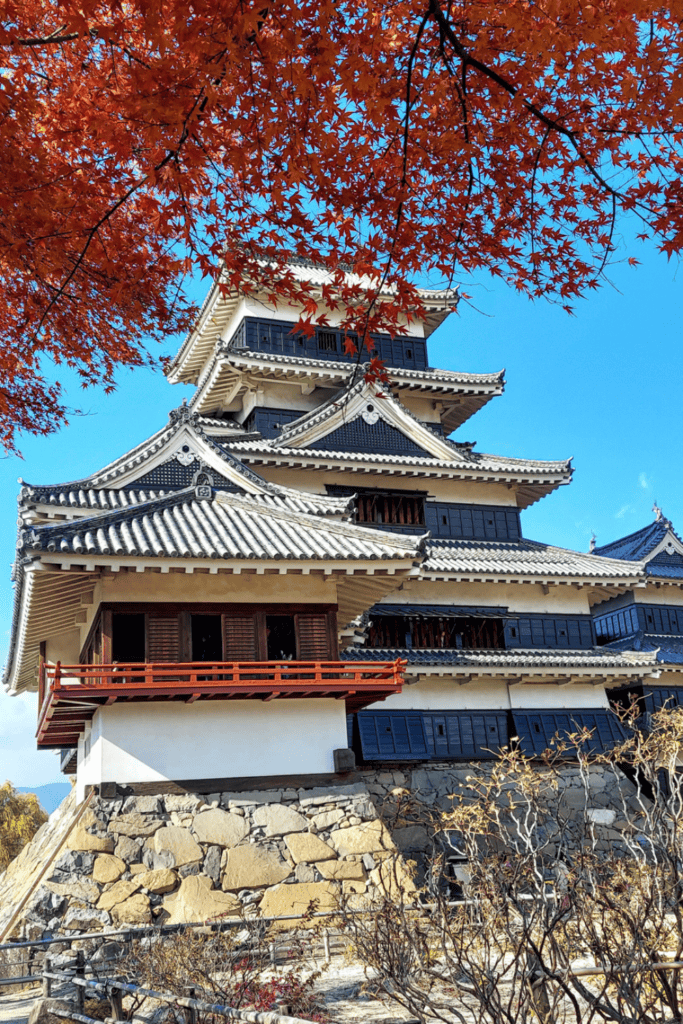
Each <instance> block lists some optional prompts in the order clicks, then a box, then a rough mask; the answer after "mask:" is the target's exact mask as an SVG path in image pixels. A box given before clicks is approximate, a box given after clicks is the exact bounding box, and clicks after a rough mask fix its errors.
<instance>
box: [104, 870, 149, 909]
mask: <svg viewBox="0 0 683 1024" xmlns="http://www.w3.org/2000/svg"><path fill="white" fill-rule="evenodd" d="M141 878H142V875H136V876H135V878H131V879H130V881H125V880H123V879H122V880H121V881H119V882H114V884H113V885H112V887H111V889H107V891H106V892H103V893H102V895H101V896H100V898H99V900H98V901H97V909H98V910H111V909H112V907H115V906H116V904H117V903H123V901H124V900H127V899H128V897H129V896H132V895H133V893H134V892H137V890H138V889H140V888H142V885H141V882H140V879H141Z"/></svg>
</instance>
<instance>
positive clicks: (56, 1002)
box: [28, 999, 74, 1024]
mask: <svg viewBox="0 0 683 1024" xmlns="http://www.w3.org/2000/svg"><path fill="white" fill-rule="evenodd" d="M73 1008H74V1007H73V1004H72V1003H67V1001H66V999H36V1001H35V1002H34V1004H33V1007H32V1009H31V1013H30V1014H29V1018H28V1024H52V1021H54V1020H55V1019H59V1018H55V1017H53V1016H52V1014H53V1011H54V1010H73Z"/></svg>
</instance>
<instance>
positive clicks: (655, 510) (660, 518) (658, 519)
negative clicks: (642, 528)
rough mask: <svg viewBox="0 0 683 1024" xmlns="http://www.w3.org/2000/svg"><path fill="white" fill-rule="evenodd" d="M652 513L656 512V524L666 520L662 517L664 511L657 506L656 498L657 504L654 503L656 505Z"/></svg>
mask: <svg viewBox="0 0 683 1024" xmlns="http://www.w3.org/2000/svg"><path fill="white" fill-rule="evenodd" d="M652 511H653V512H654V514H655V522H656V523H659V522H660V521H661V520H662V519H663V518H664V516H663V515H662V510H661V508H660V507H659V505H658V504H657V499H656V498H655V502H654V505H653V506H652Z"/></svg>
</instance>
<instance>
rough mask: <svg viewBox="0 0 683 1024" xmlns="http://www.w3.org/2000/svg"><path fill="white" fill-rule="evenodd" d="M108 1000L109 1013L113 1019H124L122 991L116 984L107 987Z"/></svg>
mask: <svg viewBox="0 0 683 1024" xmlns="http://www.w3.org/2000/svg"><path fill="white" fill-rule="evenodd" d="M109 1002H110V1003H111V1015H112V1017H113V1018H114V1020H125V1017H124V1014H123V992H122V991H121V989H120V988H117V987H116V985H112V987H111V988H110V989H109Z"/></svg>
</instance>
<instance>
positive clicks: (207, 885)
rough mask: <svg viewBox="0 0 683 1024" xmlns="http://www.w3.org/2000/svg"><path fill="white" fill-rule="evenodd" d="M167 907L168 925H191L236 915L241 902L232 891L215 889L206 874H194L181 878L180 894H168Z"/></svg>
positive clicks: (240, 908)
mask: <svg viewBox="0 0 683 1024" xmlns="http://www.w3.org/2000/svg"><path fill="white" fill-rule="evenodd" d="M164 910H165V911H166V912H167V913H168V914H169V918H168V920H167V921H166V922H165V923H166V924H192V923H194V922H204V921H206V920H208V919H210V918H215V917H220V916H221V915H222V914H225V915H228V916H233V915H234V916H237V915H239V914H240V913H241V911H242V904H241V903H240V901H239V900H238V899H236V898H235V897H234V896H231V895H230V894H229V893H226V892H221V891H220V889H214V888H213V882H212V881H211V879H210V878H208V877H207V876H206V875H193V876H192V877H191V878H184V879H183V880H182V882H181V883H180V889H178V892H177V893H174V894H173V895H172V896H167V897H166V899H165V900H164Z"/></svg>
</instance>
